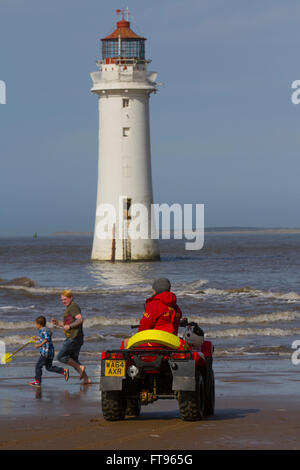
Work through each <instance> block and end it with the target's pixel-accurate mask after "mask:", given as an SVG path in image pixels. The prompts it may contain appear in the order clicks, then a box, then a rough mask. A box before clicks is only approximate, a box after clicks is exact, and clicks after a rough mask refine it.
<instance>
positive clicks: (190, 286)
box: [0, 278, 300, 303]
mask: <svg viewBox="0 0 300 470" xmlns="http://www.w3.org/2000/svg"><path fill="white" fill-rule="evenodd" d="M23 279H24V281H22V280H23ZM14 281H16V282H15V283H14ZM208 283H209V281H208V280H206V279H198V280H194V281H190V282H186V283H180V284H179V283H177V284H176V283H174V285H173V290H174V291H175V292H176V294H177V296H191V297H193V298H196V299H200V298H202V297H205V296H207V297H223V298H224V297H225V298H226V297H227V298H229V299H233V298H238V299H243V298H246V299H248V298H253V297H260V298H264V299H269V300H279V301H284V302H287V303H299V302H300V295H299V294H298V293H297V292H293V291H291V292H276V291H272V290H270V291H264V290H260V289H256V288H251V287H247V286H243V287H236V288H231V289H220V288H214V287H204V286H206V284H208ZM63 288H64V287H43V286H38V284H37V283H36V282H35V281H33V280H32V279H30V278H17V279H16V280H12V281H5V282H3V281H2V283H1V280H0V289H2V290H3V289H5V290H8V291H13V292H16V293H18V294H19V295H24V296H25V297H26V296H27V297H29V298H34V297H36V296H37V297H38V296H41V295H49V296H52V295H60V294H61V292H62V290H63ZM72 290H73V292H74V294H75V295H97V294H98V295H126V294H129V295H132V294H134V295H135V294H146V295H144V297H147V296H150V295H151V288H150V287H149V285H136V284H132V285H127V286H117V287H113V286H107V285H103V286H94V287H91V286H84V287H78V288H77V287H74V288H72Z"/></svg>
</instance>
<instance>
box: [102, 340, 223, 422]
mask: <svg viewBox="0 0 300 470" xmlns="http://www.w3.org/2000/svg"><path fill="white" fill-rule="evenodd" d="M212 356H213V345H212V343H211V342H210V341H204V342H203V344H202V347H201V351H197V352H196V351H189V350H186V351H182V350H174V349H173V350H171V349H165V348H164V347H162V346H158V349H156V348H154V347H153V346H152V347H151V348H145V347H143V348H142V349H141V346H139V347H138V348H135V349H120V350H108V351H105V352H103V353H102V356H101V378H100V390H101V393H102V412H103V417H104V419H105V420H107V421H119V420H123V419H124V418H125V416H131V417H132V416H138V415H139V414H140V410H141V405H148V404H150V403H153V402H154V401H156V400H159V399H167V400H169V399H176V400H178V405H179V411H180V416H181V419H183V420H185V421H196V420H201V419H203V417H205V416H211V415H213V414H214V405H215V382H214V372H213V368H212V363H213V357H212Z"/></svg>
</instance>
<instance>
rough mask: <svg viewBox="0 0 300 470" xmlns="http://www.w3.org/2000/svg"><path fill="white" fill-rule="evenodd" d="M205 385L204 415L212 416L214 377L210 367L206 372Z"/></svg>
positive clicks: (213, 407) (213, 409) (213, 410)
mask: <svg viewBox="0 0 300 470" xmlns="http://www.w3.org/2000/svg"><path fill="white" fill-rule="evenodd" d="M205 385H206V387H205V405H204V416H212V415H213V414H214V412H215V377H214V371H213V370H212V369H210V370H209V372H208V374H207V378H206V384H205Z"/></svg>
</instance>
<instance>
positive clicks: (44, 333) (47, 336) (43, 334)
mask: <svg viewBox="0 0 300 470" xmlns="http://www.w3.org/2000/svg"><path fill="white" fill-rule="evenodd" d="M46 323H47V322H46V318H45V317H43V316H40V317H37V318H36V320H35V326H36V328H37V330H38V331H39V342H38V343H37V344H35V345H34V347H35V348H40V358H39V360H38V361H37V363H36V366H35V380H34V381H33V382H29V385H31V386H33V387H40V386H41V383H42V369H43V367H44V366H45V367H46V370H48V371H49V372H56V373H57V374H60V375H63V376H64V378H65V380H69V369H63V368H62V367H56V366H53V365H52V362H53V359H54V346H53V342H52V332H51V331H50V330H49V328H47V327H46Z"/></svg>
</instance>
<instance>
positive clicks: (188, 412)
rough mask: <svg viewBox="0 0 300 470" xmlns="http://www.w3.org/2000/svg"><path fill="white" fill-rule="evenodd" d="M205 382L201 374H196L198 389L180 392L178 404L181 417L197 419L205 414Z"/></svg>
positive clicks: (188, 419)
mask: <svg viewBox="0 0 300 470" xmlns="http://www.w3.org/2000/svg"><path fill="white" fill-rule="evenodd" d="M204 399H205V391H204V382H203V378H202V376H201V375H198V376H196V390H195V391H194V392H192V391H191V392H186V391H182V392H179V396H178V404H179V411H180V416H181V419H183V420H184V421H197V420H201V419H203V415H204Z"/></svg>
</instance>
